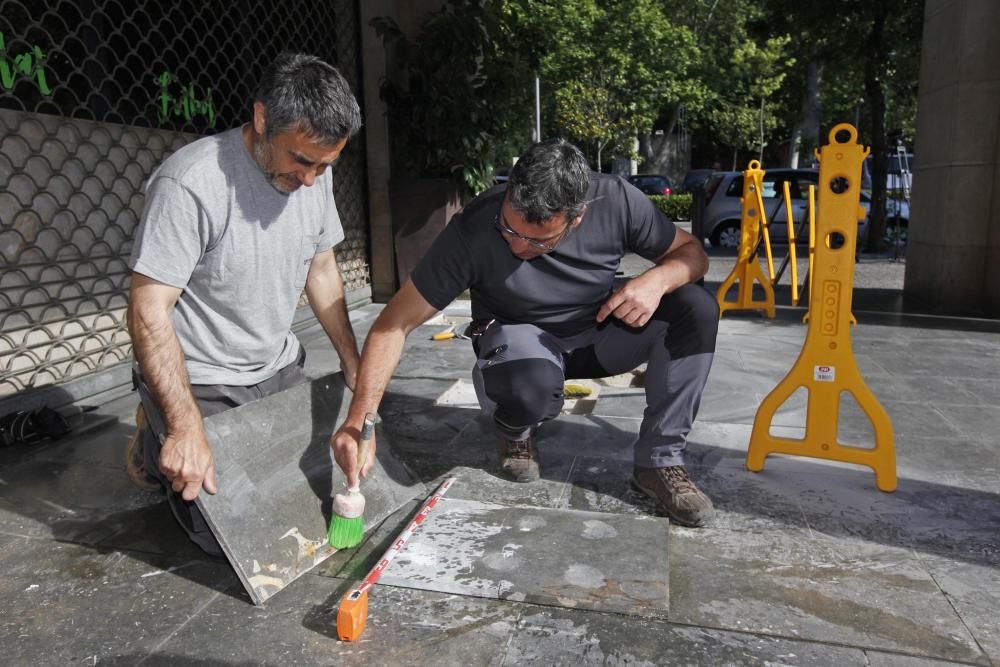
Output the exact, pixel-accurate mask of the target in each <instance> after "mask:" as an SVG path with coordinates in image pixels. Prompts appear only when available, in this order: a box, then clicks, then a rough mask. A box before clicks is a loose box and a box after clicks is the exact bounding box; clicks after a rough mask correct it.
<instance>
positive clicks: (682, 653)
mask: <svg viewBox="0 0 1000 667" xmlns="http://www.w3.org/2000/svg"><path fill="white" fill-rule="evenodd" d="M503 664H504V665H511V666H512V667H513V666H515V665H566V666H572V667H575V666H576V665H699V666H704V667H720V666H733V667H736V666H741V667H742V666H744V665H760V666H764V665H797V666H799V667H810V666H812V667H827V666H828V665H838V666H843V667H852V666H858V667H861V666H864V665H867V662H866V660H865V656H864V653H863V652H862V651H861V650H858V649H853V648H847V647H841V646H829V645H810V644H807V643H805V642H796V641H790V640H787V639H778V638H774V637H767V636H762V635H754V634H749V633H743V632H727V631H724V630H713V629H707V628H697V627H685V626H680V625H674V624H671V623H667V622H664V621H660V620H652V619H641V618H629V617H625V616H620V615H617V614H597V613H579V612H567V611H565V610H562V609H558V608H532V607H528V608H526V609H525V610H524V612H523V614H522V616H521V618H520V619H519V620H518V623H517V629H516V632H515V633H514V636H513V638H512V639H511V642H510V644H509V645H508V647H507V652H506V656H505V659H504V663H503Z"/></svg>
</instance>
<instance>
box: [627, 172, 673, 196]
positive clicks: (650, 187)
mask: <svg viewBox="0 0 1000 667" xmlns="http://www.w3.org/2000/svg"><path fill="white" fill-rule="evenodd" d="M628 182H629V183H631V184H632V185H634V186H635V187H637V188H639V190H641V191H642V192H644V193H646V194H647V195H669V194H670V193H671V192H673V191H674V185H673V183H671V182H670V179H669V178H667V177H666V176H664V175H663V174H636V175H635V176H629V177H628Z"/></svg>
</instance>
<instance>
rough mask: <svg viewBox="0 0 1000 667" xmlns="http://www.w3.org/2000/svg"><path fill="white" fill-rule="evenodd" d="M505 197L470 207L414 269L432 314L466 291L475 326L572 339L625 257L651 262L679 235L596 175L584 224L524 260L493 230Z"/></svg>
mask: <svg viewBox="0 0 1000 667" xmlns="http://www.w3.org/2000/svg"><path fill="white" fill-rule="evenodd" d="M505 192H506V187H505V186H497V187H496V188H493V189H491V190H488V191H487V192H484V193H483V194H481V195H480V196H478V197H476V199H474V200H473V201H471V202H470V203H469V204H468V205H467V206H466V207H465V208H464V209H463V210H462V212H461V213H459V214H457V215H456V216H455V217H454V218H452V220H451V222H450V223H449V224H448V226H447V227H445V229H444V231H443V232H441V234H440V235H439V236H438V237H437V239H435V241H434V244H433V245H432V246H431V248H430V250H428V251H427V254H426V255H425V256H424V258H423V259H422V260H421V262H420V263H419V264H418V265H417V268H416V269H414V271H413V273H412V275H411V277H412V279H413V285H414V286H415V287H416V288H417V291H418V292H420V294H421V295H422V296H423V297H424V299H426V300H427V302H428V303H429V304H431V305H432V306H434V307H435V308H437V309H439V310H440V309H443V308H444V307H445V306H447V305H448V304H449V303H451V302H452V300H453V299H455V297H457V296H458V295H459V294H461V293H462V292H463V291H465V290H466V289H471V293H472V316H473V317H474V318H476V319H496V320H497V321H499V322H502V323H504V324H534V325H535V326H538V327H540V328H541V329H544V330H545V331H548V332H549V333H551V334H554V335H556V336H572V335H574V334H578V333H580V332H582V331H585V330H586V329H588V328H590V327H593V326H595V325H596V324H597V311H598V310H599V309H600V307H601V305H602V304H603V303H604V302H605V301H606V300H607V298H608V297H609V296H610V295H611V290H612V287H613V284H614V278H615V272H616V271H617V270H618V265H619V264H620V262H621V258H622V257H623V256H624V255H625V254H626V253H628V252H634V253H637V254H639V255H641V256H643V257H645V258H646V259H656V258H658V257H660V256H661V255H662V254H663V253H664V252H666V251H667V248H669V247H670V244H671V243H673V241H674V236H675V235H676V233H677V228H676V227H675V226H674V224H673V223H672V222H670V220H668V219H667V217H666V216H664V215H663V213H661V212H660V211H659V209H657V208H656V207H655V206H654V205H653V203H652V202H651V201H650V200H649V197H647V196H646V195H644V194H642V193H641V192H640V191H639V190H637V189H636V188H635V187H633V186H631V185H629V184H628V183H627V182H626V181H625V180H623V179H621V178H619V177H617V176H611V175H607V174H596V173H593V174H591V177H590V187H589V189H588V190H587V200H588V201H589V203H588V205H587V212H586V214H585V215H584V217H583V222H581V223H580V225H579V226H578V227H576V228H575V229H574V230H572V231H571V232H570V233H569V234H568V235H567V236H566V238H564V239H563V240H562V241H561V242H560V243H559V245H557V246H556V248H555V250H554V251H552V252H550V253H547V254H544V255H541V256H539V257H535V258H534V259H531V260H527V261H525V260H521V259H518V258H517V257H515V256H514V255H513V254H512V253H511V251H510V247H509V246H508V245H507V242H506V241H504V239H503V237H502V236H501V235H500V232H499V231H498V230H497V229H496V226H495V221H496V218H497V214H498V213H499V211H500V204H501V203H502V202H503V198H504V194H505Z"/></svg>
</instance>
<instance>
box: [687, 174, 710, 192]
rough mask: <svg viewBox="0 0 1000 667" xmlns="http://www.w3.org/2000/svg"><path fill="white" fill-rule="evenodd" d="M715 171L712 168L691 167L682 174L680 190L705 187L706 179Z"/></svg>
mask: <svg viewBox="0 0 1000 667" xmlns="http://www.w3.org/2000/svg"><path fill="white" fill-rule="evenodd" d="M714 173H715V171H714V170H712V169H692V170H691V171H689V172H688V173H686V174H684V182H683V183H682V184H681V188H680V191H681V192H694V191H695V190H696V189H698V188H703V187H705V184H706V183H708V179H710V178H711V177H712V174H714Z"/></svg>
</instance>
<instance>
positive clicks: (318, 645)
mask: <svg viewBox="0 0 1000 667" xmlns="http://www.w3.org/2000/svg"><path fill="white" fill-rule="evenodd" d="M346 588H347V582H346V581H344V580H339V579H329V578H325V577H315V576H312V575H307V576H306V577H303V578H301V579H299V580H297V581H295V582H294V583H293V584H292V585H290V586H289V587H288V588H286V589H285V590H283V591H282V592H281V593H280V594H278V595H276V596H275V597H273V598H272V599H271V600H269V601H268V602H267V604H265V605H264V606H262V607H255V608H254V607H250V606H249V605H247V604H241V603H240V602H239V601H236V600H232V599H226V598H222V597H220V598H218V599H216V600H214V601H213V602H212V604H210V605H208V606H207V607H205V609H203V610H202V611H201V613H200V614H199V615H198V616H197V617H196V618H195V619H193V620H192V622H191V623H189V624H188V625H186V626H185V627H183V628H181V629H180V630H179V631H178V632H177V633H176V634H175V635H173V636H172V637H171V638H170V639H169V641H167V642H165V643H164V644H163V645H162V646H160V647H158V648H157V650H156V652H155V653H154V654H153V655H152V656H150V658H149V659H148V660H146V661H145V662H143V665H178V664H209V665H216V664H218V665H261V664H263V665H274V666H275V667H277V666H279V665H307V664H312V665H330V664H336V665H357V666H362V667H371V666H373V665H414V666H416V665H500V664H501V661H502V656H503V653H504V650H505V648H504V647H505V646H506V645H507V643H508V642H509V641H510V637H511V635H512V633H513V631H514V628H515V624H516V621H517V617H518V615H519V613H520V609H519V606H518V605H511V604H509V603H506V602H500V601H496V600H485V599H481V598H471V597H460V596H455V595H446V594H441V593H434V592H428V591H420V590H407V589H402V588H394V587H392V586H383V585H379V586H376V587H375V588H374V589H372V590H371V591H370V593H369V598H368V618H367V624H366V627H365V630H364V632H363V633H362V635H361V637H360V638H359V639H358V641H356V642H342V641H340V640H339V639H338V638H337V633H336V628H337V607H338V605H339V602H340V598H341V596H342V595H343V594H344V593H345V592H346Z"/></svg>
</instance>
